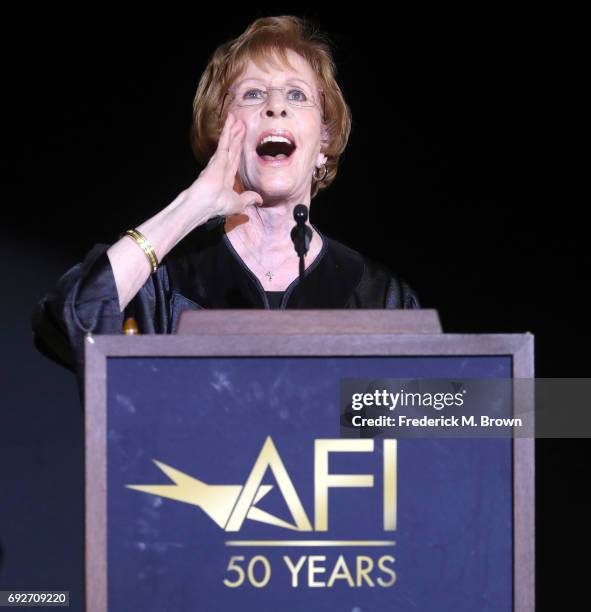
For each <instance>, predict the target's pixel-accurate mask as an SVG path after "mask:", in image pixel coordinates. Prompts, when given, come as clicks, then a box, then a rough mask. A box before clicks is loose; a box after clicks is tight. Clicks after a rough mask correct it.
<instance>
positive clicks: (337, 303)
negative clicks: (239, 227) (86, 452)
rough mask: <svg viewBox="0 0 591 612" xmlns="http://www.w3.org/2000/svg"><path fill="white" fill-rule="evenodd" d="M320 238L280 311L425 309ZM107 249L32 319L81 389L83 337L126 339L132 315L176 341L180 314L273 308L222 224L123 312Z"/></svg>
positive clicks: (192, 243) (178, 256)
mask: <svg viewBox="0 0 591 612" xmlns="http://www.w3.org/2000/svg"><path fill="white" fill-rule="evenodd" d="M316 231H318V230H316ZM318 233H319V235H320V236H321V238H322V242H323V245H322V249H321V251H320V254H319V255H318V256H317V258H316V259H315V260H314V261H313V262H312V264H311V265H310V266H308V268H307V269H306V273H305V278H304V281H303V283H301V284H300V283H299V280H297V279H296V280H294V282H292V283H291V285H290V286H289V287H288V288H287V290H286V291H285V294H284V296H283V299H282V302H281V306H280V308H305V309H313V308H318V309H327V308H337V309H340V308H379V309H381V308H419V307H420V306H419V301H418V299H417V297H416V295H415V293H414V292H413V291H412V290H411V289H410V287H409V286H408V285H407V284H406V283H405V282H404V281H402V280H401V279H399V278H397V277H396V276H394V275H393V274H392V273H391V272H390V271H389V270H388V269H387V268H385V267H384V266H382V265H380V264H378V263H376V262H373V261H371V260H370V259H368V258H366V257H364V256H363V255H361V254H360V253H358V252H356V251H354V250H352V249H350V248H348V247H346V246H345V245H343V244H341V243H339V242H337V241H336V240H333V239H331V238H328V237H326V236H323V235H322V234H320V232H318ZM108 248H109V245H107V244H97V245H95V246H94V248H93V249H92V250H91V251H90V252H89V253H88V254H87V256H86V257H85V258H84V260H83V261H82V262H81V263H79V264H77V265H76V266H74V267H73V268H71V269H70V270H68V271H67V272H66V273H65V274H64V275H63V276H62V278H61V279H60V280H59V281H58V283H57V285H56V286H55V287H54V289H53V290H52V291H51V292H50V293H49V294H48V295H46V296H45V297H44V298H43V299H42V300H41V301H40V302H39V303H38V304H37V306H36V307H35V310H34V312H33V319H32V324H33V332H34V340H35V345H36V346H37V348H38V349H39V350H40V351H41V352H42V353H43V354H45V355H46V356H48V357H49V358H51V359H53V360H55V361H57V362H59V363H61V364H63V365H65V366H66V367H68V368H70V369H72V370H73V371H75V372H76V374H77V375H78V379H79V383H80V384H81V383H82V380H83V373H84V336H85V334H86V333H87V332H92V333H93V334H121V333H122V326H123V321H124V319H125V317H126V316H127V315H128V314H133V316H134V318H135V319H136V321H137V323H138V326H139V330H140V333H142V334H172V333H175V332H176V328H177V325H178V321H179V317H180V314H181V312H182V311H183V310H187V309H188V310H197V309H200V308H207V309H214V308H241V309H242V308H269V302H268V299H267V296H266V294H265V291H264V290H263V287H262V285H261V284H260V282H259V280H258V278H257V277H256V276H255V275H254V274H253V273H252V272H251V271H250V270H249V269H248V268H247V267H246V265H245V264H244V262H243V261H242V259H241V258H240V257H239V256H238V254H237V253H236V251H235V250H234V248H233V247H232V244H231V242H230V241H229V239H228V237H227V236H226V233H225V231H224V219H223V218H222V217H216V218H215V219H211V220H210V221H208V222H207V223H206V224H204V225H202V226H200V227H198V228H197V229H196V230H194V231H193V232H191V233H190V234H189V235H187V236H186V237H185V238H184V239H183V240H182V241H181V242H179V244H177V245H176V247H175V248H174V249H173V250H171V251H170V253H169V254H168V255H167V256H166V257H165V258H164V261H163V262H162V264H161V265H160V267H159V268H158V271H157V272H156V273H154V274H152V275H151V276H150V277H149V279H148V280H147V281H146V283H145V284H144V286H143V287H142V288H141V289H140V291H139V292H138V294H137V295H136V297H135V298H134V299H133V300H132V302H131V303H130V305H129V307H128V308H127V309H126V311H125V312H120V310H119V298H118V295H117V287H116V285H115V278H114V276H113V271H112V268H111V265H110V262H109V259H108V257H107V253H106V252H107V249H108ZM294 257H295V253H294Z"/></svg>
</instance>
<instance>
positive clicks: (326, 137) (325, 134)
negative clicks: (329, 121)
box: [320, 123, 330, 151]
mask: <svg viewBox="0 0 591 612" xmlns="http://www.w3.org/2000/svg"><path fill="white" fill-rule="evenodd" d="M329 144H330V132H329V130H328V125H326V123H323V124H322V128H321V132H320V150H321V151H326V149H327V148H328V145H329Z"/></svg>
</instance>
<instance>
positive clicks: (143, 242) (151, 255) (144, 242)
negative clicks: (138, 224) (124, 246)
mask: <svg viewBox="0 0 591 612" xmlns="http://www.w3.org/2000/svg"><path fill="white" fill-rule="evenodd" d="M125 234H126V236H130V237H131V238H133V239H134V240H135V241H136V242H137V243H138V244H139V245H140V246H141V247H142V250H143V251H144V253H145V254H146V257H147V258H148V261H149V262H150V266H152V274H154V272H156V270H158V258H157V257H156V253H155V252H154V248H153V247H152V245H151V244H150V242H149V240H148V239H147V238H146V237H145V236H144V235H143V234H142V233H140V232H138V231H137V230H136V229H128V230H127V231H126V232H125Z"/></svg>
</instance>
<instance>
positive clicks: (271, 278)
mask: <svg viewBox="0 0 591 612" xmlns="http://www.w3.org/2000/svg"><path fill="white" fill-rule="evenodd" d="M265 276H266V277H267V278H268V279H269V280H273V273H272V272H270V271H269V272H267V273H266V274H265Z"/></svg>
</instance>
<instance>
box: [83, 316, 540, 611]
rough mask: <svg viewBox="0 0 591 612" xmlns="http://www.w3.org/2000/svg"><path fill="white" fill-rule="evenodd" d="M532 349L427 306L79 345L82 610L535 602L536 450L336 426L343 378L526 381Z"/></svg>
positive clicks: (193, 321) (191, 324)
mask: <svg viewBox="0 0 591 612" xmlns="http://www.w3.org/2000/svg"><path fill="white" fill-rule="evenodd" d="M533 346H534V340H533V336H532V335H531V334H529V333H525V334H477V335H472V334H444V333H441V330H440V326H439V321H438V318H437V314H436V313H435V312H434V311H427V310H423V311H421V310H417V311H402V310H400V311H397V310H380V311H370V310H358V311H354V310H351V311H343V310H339V311H294V310H291V311H230V310H225V311H197V312H190V313H183V316H182V317H181V321H180V324H179V334H178V335H149V336H141V335H139V336H100V335H99V336H88V337H87V339H86V377H85V380H86V383H85V385H86V386H85V409H86V424H85V427H86V534H85V541H86V548H85V563H86V567H85V576H86V605H87V610H88V611H89V612H99V611H101V612H103V611H107V610H108V611H109V612H119V611H123V610H142V611H145V612H148V611H151V610H155V611H156V610H158V611H162V610H207V611H208V612H209V611H214V610H219V611H226V610H228V611H229V610H253V611H254V610H257V611H265V610H273V611H275V610H281V611H285V612H289V611H291V610H294V611H295V610H314V611H320V610H331V611H333V610H362V611H363V612H366V611H369V610H379V611H381V610H388V609H392V610H402V611H405V610H409V611H410V610H421V611H423V610H425V611H426V610H437V611H438V612H443V611H447V610H453V611H454V612H464V611H465V612H473V611H474V610H494V611H495V612H503V611H505V610H506V611H515V612H525V611H530V610H533V609H534V440H533V438H531V437H530V438H517V437H497V438H490V437H485V436H480V435H479V434H478V433H477V432H476V433H474V435H470V436H468V437H462V438H458V437H453V436H449V437H447V436H441V437H438V436H429V437H427V436H425V437H422V436H421V435H417V436H415V437H413V436H402V435H398V433H397V432H396V431H394V433H393V434H392V435H388V433H385V432H384V430H380V431H378V432H377V433H376V432H373V433H372V432H370V433H368V430H363V431H357V430H353V429H348V430H347V431H346V432H345V435H344V434H343V431H344V430H343V423H344V422H345V420H344V412H343V393H345V395H346V391H345V392H344V390H346V389H347V388H348V387H347V384H351V381H353V382H354V383H355V384H360V381H361V383H363V384H365V383H366V382H367V381H369V382H370V383H371V385H373V386H374V387H376V388H382V387H383V388H384V389H385V388H392V389H394V387H388V384H392V385H394V384H395V385H398V386H402V385H404V384H406V383H408V382H411V381H412V382H413V384H415V385H418V386H419V387H420V386H421V383H422V381H451V384H457V381H459V380H462V381H470V380H474V381H476V380H479V381H482V380H505V381H511V380H513V379H532V378H533V376H534V372H533V363H534V360H533V358H534V353H533ZM394 381H395V382H394ZM364 388H365V387H364ZM367 388H369V387H367ZM372 388H373V387H372ZM366 395H367V394H366ZM386 395H387V394H386ZM386 395H384V397H386ZM362 396H363V394H360V397H362ZM376 397H378V396H377V395H376ZM391 397H394V394H392V396H391ZM369 400H371V398H368V401H369ZM510 400H511V409H512V410H514V411H515V413H517V412H521V413H523V412H526V411H527V410H529V409H532V410H533V408H532V406H529V405H528V404H530V403H532V402H533V398H532V397H529V396H527V395H524V394H523V393H514V394H513V395H512V396H511V398H510ZM374 409H375V407H374ZM397 410H398V408H397V409H396V411H394V410H392V411H391V413H393V414H396V412H397ZM347 427H348V424H347ZM376 431H377V430H376Z"/></svg>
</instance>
